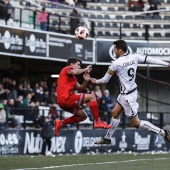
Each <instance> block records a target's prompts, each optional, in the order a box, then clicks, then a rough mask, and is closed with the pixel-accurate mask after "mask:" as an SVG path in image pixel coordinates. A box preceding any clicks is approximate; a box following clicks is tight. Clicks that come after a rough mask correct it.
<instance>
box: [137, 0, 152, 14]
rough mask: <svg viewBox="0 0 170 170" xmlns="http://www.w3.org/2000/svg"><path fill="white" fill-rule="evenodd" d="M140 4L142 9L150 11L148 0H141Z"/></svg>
mask: <svg viewBox="0 0 170 170" xmlns="http://www.w3.org/2000/svg"><path fill="white" fill-rule="evenodd" d="M139 4H140V8H141V10H142V11H148V10H149V8H150V5H149V3H148V0H139Z"/></svg>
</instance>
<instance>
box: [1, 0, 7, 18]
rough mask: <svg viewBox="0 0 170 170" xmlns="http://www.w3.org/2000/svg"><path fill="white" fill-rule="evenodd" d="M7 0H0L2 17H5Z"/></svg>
mask: <svg viewBox="0 0 170 170" xmlns="http://www.w3.org/2000/svg"><path fill="white" fill-rule="evenodd" d="M5 8H6V7H5V0H0V19H4V18H5Z"/></svg>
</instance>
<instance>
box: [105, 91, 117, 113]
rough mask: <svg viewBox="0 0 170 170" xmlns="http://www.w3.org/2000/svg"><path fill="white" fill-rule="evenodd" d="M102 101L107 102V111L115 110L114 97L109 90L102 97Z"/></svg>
mask: <svg viewBox="0 0 170 170" xmlns="http://www.w3.org/2000/svg"><path fill="white" fill-rule="evenodd" d="M102 100H104V101H105V104H106V107H107V111H108V112H110V111H111V110H112V109H113V107H114V104H113V100H112V97H111V96H110V93H109V90H105V91H104V95H103V96H102Z"/></svg>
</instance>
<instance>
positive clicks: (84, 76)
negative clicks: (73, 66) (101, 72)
mask: <svg viewBox="0 0 170 170" xmlns="http://www.w3.org/2000/svg"><path fill="white" fill-rule="evenodd" d="M83 78H84V82H83V83H82V84H81V85H80V84H79V83H77V84H76V86H75V89H76V90H78V92H82V91H83V90H84V89H85V88H86V86H87V84H88V82H89V80H90V74H89V73H87V72H85V73H84V74H83Z"/></svg>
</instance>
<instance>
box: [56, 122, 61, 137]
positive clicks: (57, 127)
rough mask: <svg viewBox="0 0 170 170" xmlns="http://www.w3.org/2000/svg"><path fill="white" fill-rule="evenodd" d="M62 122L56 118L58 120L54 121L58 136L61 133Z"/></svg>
mask: <svg viewBox="0 0 170 170" xmlns="http://www.w3.org/2000/svg"><path fill="white" fill-rule="evenodd" d="M60 123H61V120H58V119H56V120H55V121H54V125H55V135H56V136H58V133H59V131H60V129H61V125H60Z"/></svg>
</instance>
